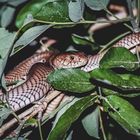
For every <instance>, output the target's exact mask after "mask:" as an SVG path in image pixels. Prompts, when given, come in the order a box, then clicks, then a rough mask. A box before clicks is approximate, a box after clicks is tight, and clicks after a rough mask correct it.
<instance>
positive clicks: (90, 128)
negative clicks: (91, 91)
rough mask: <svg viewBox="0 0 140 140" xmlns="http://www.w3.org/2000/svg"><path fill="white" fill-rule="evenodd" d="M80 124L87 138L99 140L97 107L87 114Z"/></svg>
mask: <svg viewBox="0 0 140 140" xmlns="http://www.w3.org/2000/svg"><path fill="white" fill-rule="evenodd" d="M82 124H83V126H84V129H85V130H86V132H87V133H88V134H89V136H92V137H95V138H97V139H99V108H98V107H97V108H96V109H95V110H94V111H93V112H91V113H90V114H87V115H86V116H85V117H84V118H83V119H82Z"/></svg>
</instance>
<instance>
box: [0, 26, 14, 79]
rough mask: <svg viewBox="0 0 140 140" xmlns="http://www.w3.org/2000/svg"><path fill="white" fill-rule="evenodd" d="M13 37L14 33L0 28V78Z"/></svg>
mask: <svg viewBox="0 0 140 140" xmlns="http://www.w3.org/2000/svg"><path fill="white" fill-rule="evenodd" d="M14 39H15V33H9V32H8V31H7V30H5V29H4V28H0V45H1V47H0V66H1V67H0V78H1V77H2V74H3V71H4V68H5V65H6V63H7V59H8V55H9V53H10V51H11V47H12V45H13V43H14Z"/></svg>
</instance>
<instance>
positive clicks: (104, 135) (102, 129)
mask: <svg viewBox="0 0 140 140" xmlns="http://www.w3.org/2000/svg"><path fill="white" fill-rule="evenodd" d="M99 119H100V127H101V131H102V134H103V139H104V140H107V137H106V134H105V130H104V126H103V121H102V116H101V111H100V110H99Z"/></svg>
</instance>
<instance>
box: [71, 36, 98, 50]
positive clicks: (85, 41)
mask: <svg viewBox="0 0 140 140" xmlns="http://www.w3.org/2000/svg"><path fill="white" fill-rule="evenodd" d="M72 40H73V42H74V43H75V44H77V45H82V46H84V47H85V46H86V47H87V46H90V47H91V49H92V50H97V49H99V45H98V44H97V43H95V42H93V41H91V40H90V38H89V37H88V36H86V37H82V36H79V35H76V34H72Z"/></svg>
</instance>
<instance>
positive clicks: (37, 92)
mask: <svg viewBox="0 0 140 140" xmlns="http://www.w3.org/2000/svg"><path fill="white" fill-rule="evenodd" d="M139 44H140V33H132V34H130V35H127V36H126V37H124V38H122V39H121V40H120V41H118V42H117V43H116V44H115V45H114V46H113V47H117V46H122V47H125V48H127V49H129V50H130V51H132V52H133V53H134V52H135V50H136V49H135V48H134V47H135V46H138V45H139ZM103 55H104V53H101V54H97V55H94V56H92V55H89V56H87V55H85V54H84V53H81V52H70V53H62V54H54V53H53V52H52V51H50V52H43V53H38V54H34V55H33V56H31V57H30V58H28V59H26V60H24V61H23V62H21V63H20V64H19V65H18V66H16V67H15V68H14V69H13V70H12V71H10V72H9V73H8V74H7V75H6V76H5V78H6V83H8V84H9V83H12V82H14V81H17V80H19V79H22V78H23V77H25V82H24V83H22V84H21V85H18V86H16V87H14V88H12V89H10V90H8V91H7V100H8V102H9V105H10V106H11V108H12V109H13V110H14V111H17V110H19V109H21V108H23V107H25V106H27V105H28V104H30V103H33V102H35V101H37V100H39V99H41V98H42V97H43V96H44V95H46V94H47V92H48V91H49V89H50V85H49V84H48V83H47V81H46V79H45V78H46V76H47V75H48V74H49V73H50V72H51V71H53V70H54V68H75V67H81V70H84V71H86V72H89V71H91V70H94V69H95V68H97V67H99V62H100V60H101V58H102V56H103ZM0 94H1V96H0V99H1V100H5V96H3V94H2V93H0ZM61 96H62V95H61ZM62 97H63V96H62ZM56 100H57V98H56ZM52 104H58V103H52ZM50 106H51V105H50ZM52 108H53V107H52Z"/></svg>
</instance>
